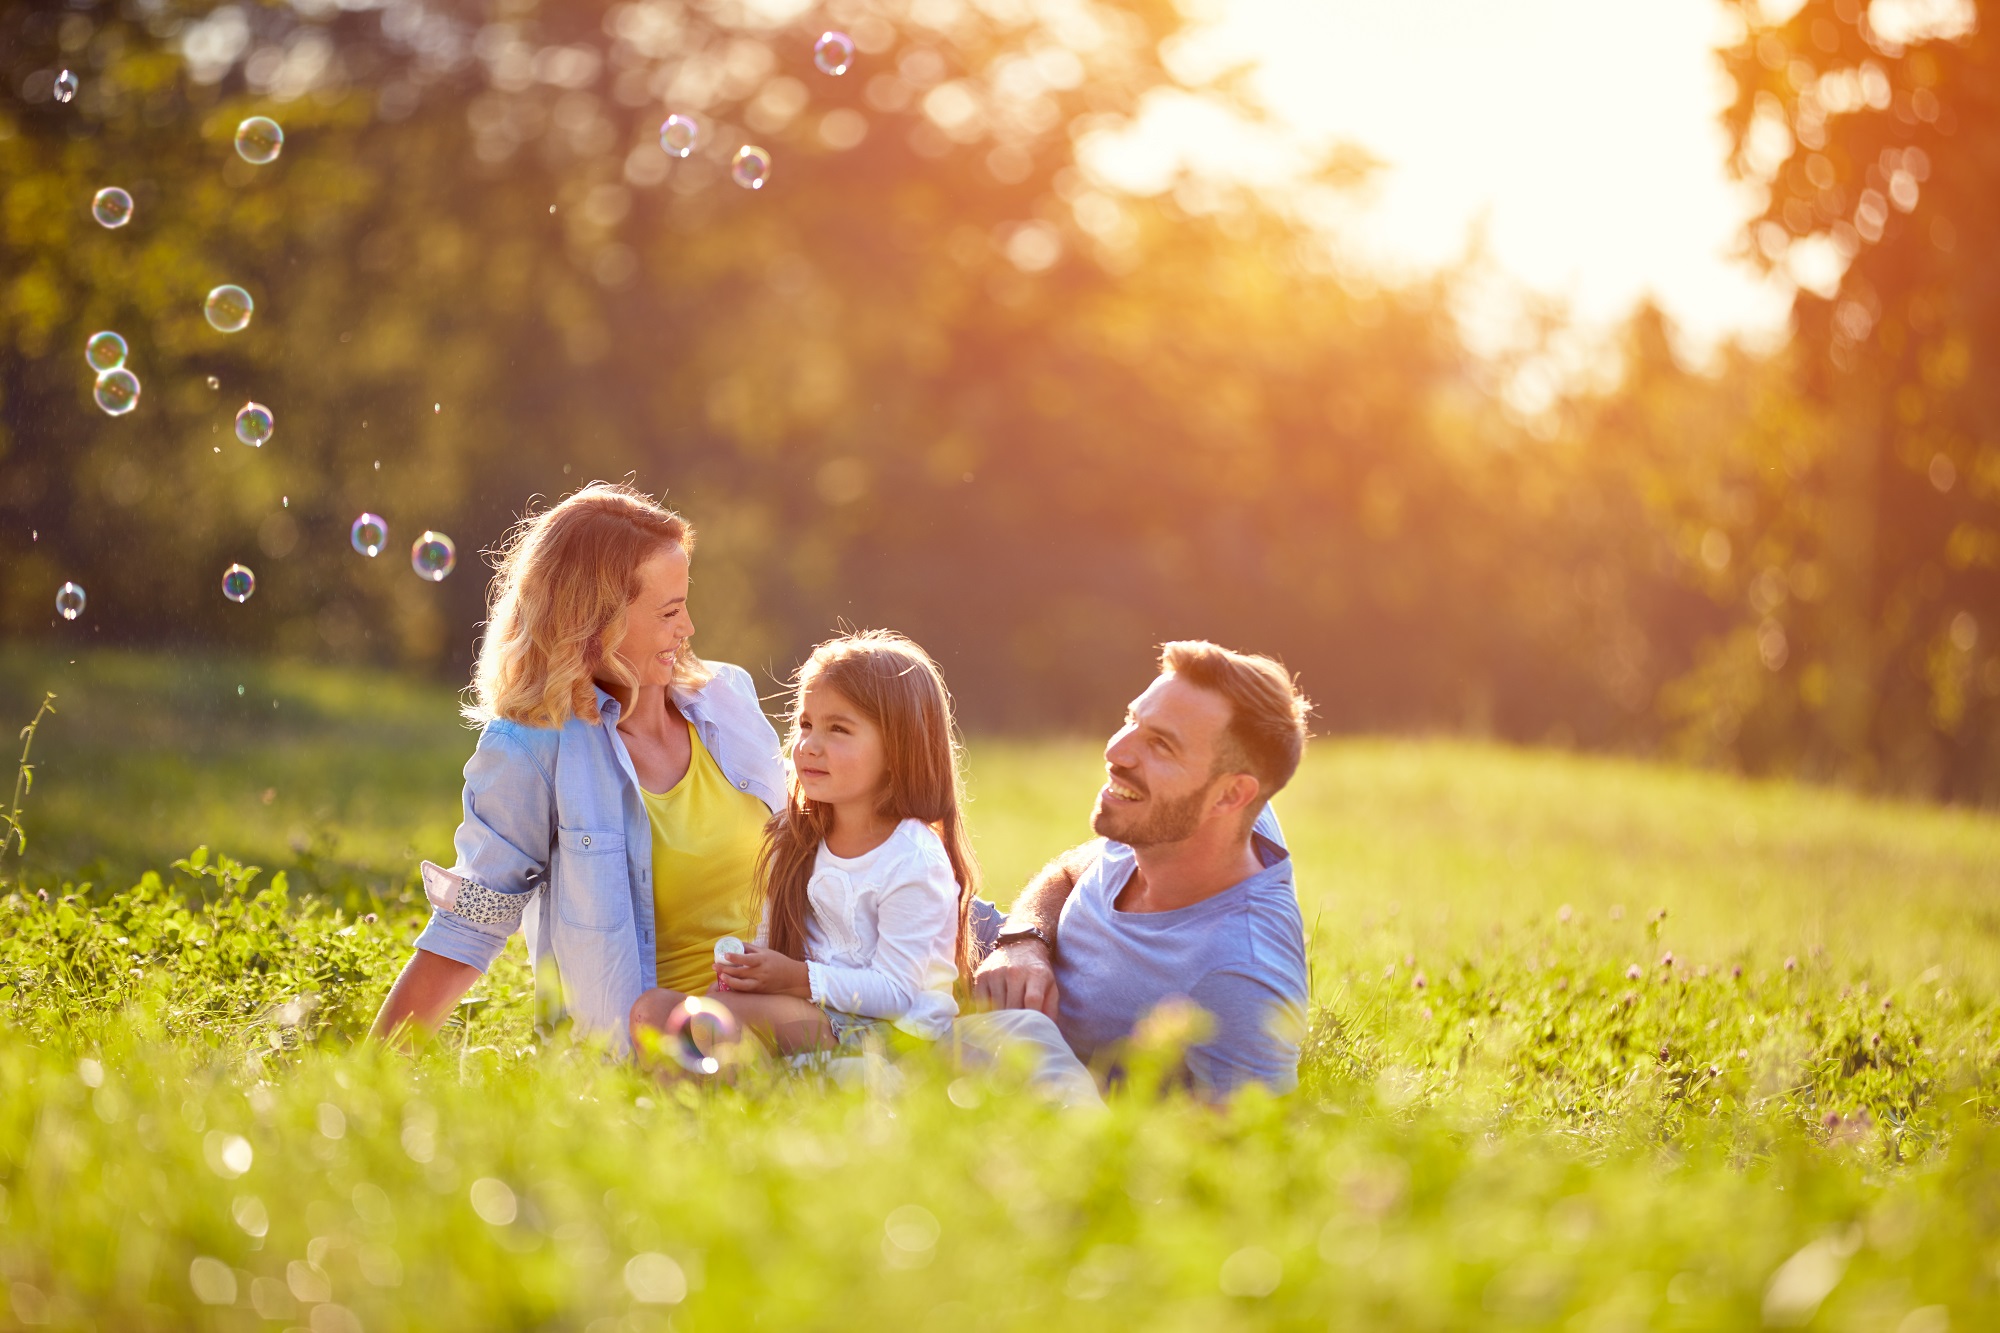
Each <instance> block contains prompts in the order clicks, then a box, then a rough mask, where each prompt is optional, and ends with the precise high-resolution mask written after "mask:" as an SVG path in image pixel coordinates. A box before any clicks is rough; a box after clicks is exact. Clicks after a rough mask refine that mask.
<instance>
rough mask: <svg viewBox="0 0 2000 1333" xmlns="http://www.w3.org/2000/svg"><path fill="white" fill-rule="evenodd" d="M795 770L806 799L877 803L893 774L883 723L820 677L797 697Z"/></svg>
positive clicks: (793, 763)
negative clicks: (877, 721) (891, 773)
mask: <svg viewBox="0 0 2000 1333" xmlns="http://www.w3.org/2000/svg"><path fill="white" fill-rule="evenodd" d="M792 770H793V771H794V772H795V773H797V774H798V779H799V790H800V791H801V792H803V793H805V796H806V799H807V800H810V801H818V802H820V803H821V804H823V805H854V804H861V803H866V804H873V803H874V801H875V800H876V799H877V797H878V796H879V795H880V794H881V791H882V787H883V784H884V783H885V782H886V781H887V779H888V776H889V768H888V763H887V760H886V758H885V757H884V753H883V747H882V729H881V728H880V727H878V726H876V725H875V724H874V723H873V722H872V721H870V720H869V719H868V718H866V717H864V716H863V715H862V712H861V710H860V709H859V708H856V707H855V706H854V702H853V701H852V700H851V699H849V698H848V697H847V696H846V695H844V694H842V693H840V691H838V690H835V689H832V688H831V687H829V686H825V685H820V684H818V683H814V684H810V685H807V686H806V689H805V695H804V697H803V698H802V699H800V701H799V718H798V737H797V740H796V741H795V742H794V743H793V745H792Z"/></svg>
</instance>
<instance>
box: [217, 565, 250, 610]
mask: <svg viewBox="0 0 2000 1333" xmlns="http://www.w3.org/2000/svg"><path fill="white" fill-rule="evenodd" d="M255 591H257V576H256V575H255V574H252V573H251V572H250V567H249V566H248V565H231V566H230V567H229V568H227V569H225V570H223V571H222V595H223V596H224V597H227V598H228V599H229V600H230V601H232V602H235V603H237V604H238V605H239V606H240V605H241V604H242V603H244V602H247V601H249V600H250V594H251V593H253V592H255Z"/></svg>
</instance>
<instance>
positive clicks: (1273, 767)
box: [1160, 639, 1312, 801]
mask: <svg viewBox="0 0 2000 1333" xmlns="http://www.w3.org/2000/svg"><path fill="white" fill-rule="evenodd" d="M1160 670H1161V671H1162V672H1167V671H1171V672H1173V673H1174V674H1175V675H1176V676H1179V677H1181V678H1182V679H1184V680H1186V681H1187V682H1188V683H1189V684H1190V685H1199V686H1200V687H1201V688H1203V689H1205V690H1213V691H1215V692H1216V693H1217V694H1219V695H1221V696H1222V697H1223V698H1225V699H1227V700H1228V701H1229V726H1228V728H1227V729H1226V730H1225V731H1224V732H1223V743H1222V745H1221V746H1220V747H1218V749H1217V752H1216V756H1215V763H1216V768H1215V771H1216V772H1217V773H1248V774H1249V775H1250V776H1251V777H1253V778H1256V779H1257V794H1258V795H1259V796H1260V797H1262V798H1263V799H1264V800H1267V801H1268V800H1269V799H1270V798H1271V797H1272V796H1273V795H1274V794H1275V793H1277V792H1278V791H1280V790H1282V789H1283V787H1284V785H1285V784H1286V783H1288V782H1290V781H1291V780H1292V774H1294V773H1296V772H1298V771H1299V760H1300V758H1301V757H1302V756H1303V755H1304V754H1305V748H1306V717H1307V715H1308V714H1310V713H1311V712H1312V701H1311V700H1310V699H1308V698H1306V697H1305V696H1304V695H1303V694H1300V693H1299V688H1298V686H1297V685H1296V684H1294V683H1293V681H1292V676H1291V673H1290V672H1288V671H1286V670H1285V668H1284V664H1283V663H1281V662H1279V661H1278V660H1277V659H1276V658H1271V657H1265V656H1263V655H1262V654H1261V653H1238V652H1232V651H1230V650H1229V649H1227V648H1224V647H1222V646H1221V645H1220V644H1214V643H1209V642H1208V641H1207V640H1205V639H1181V640H1177V641H1176V642H1173V643H1163V644H1161V645H1160Z"/></svg>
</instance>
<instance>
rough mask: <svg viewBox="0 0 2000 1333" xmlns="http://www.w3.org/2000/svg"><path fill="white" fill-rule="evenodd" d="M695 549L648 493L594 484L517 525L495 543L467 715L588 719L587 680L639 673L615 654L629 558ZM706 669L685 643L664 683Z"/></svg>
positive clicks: (633, 565) (592, 704)
mask: <svg viewBox="0 0 2000 1333" xmlns="http://www.w3.org/2000/svg"><path fill="white" fill-rule="evenodd" d="M676 546H677V547H679V548H680V549H681V550H682V551H685V552H687V553H688V554H689V555H693V554H694V527H693V525H692V524H690V523H689V522H688V521H687V520H686V519H684V518H682V517H681V516H680V515H679V514H676V513H674V512H673V511H672V510H671V509H668V508H666V507H665V506H664V505H662V504H660V503H659V502H658V501H657V500H655V499H653V497H652V496H650V495H647V494H646V493H645V492H643V491H641V490H638V489H637V488H635V487H632V486H628V485H624V484H622V483H613V482H604V481H596V482H592V483H591V484H590V485H588V486H585V487H584V488H583V489H582V490H579V491H577V492H575V493H574V494H571V495H568V496H565V497H564V498H563V499H562V500H561V501H560V502H559V503H557V504H556V505H555V506H554V507H552V508H550V509H546V510H544V511H542V512H541V513H539V514H536V513H530V514H529V515H528V516H527V517H525V518H523V519H522V520H521V521H520V522H519V523H516V524H515V525H514V526H513V528H512V529H510V530H509V531H508V533H507V536H506V537H505V538H504V539H503V540H502V541H501V543H500V546H499V548H498V549H497V550H496V551H495V552H494V569H495V577H494V580H493V584H492V587H491V589H490V591H489V592H488V594H487V595H488V615H487V621H486V634H485V637H484V638H483V639H482V640H481V641H480V645H479V661H478V663H477V664H476V665H475V666H474V668H473V672H472V686H471V691H472V696H473V697H472V699H471V700H470V701H469V702H468V703H467V704H466V705H465V709H464V713H465V717H466V720H467V721H469V722H472V723H474V724H476V725H484V724H485V723H487V722H491V721H493V720H495V719H497V718H505V719H506V720H508V721H509V722H519V723H521V724H523V725H525V726H531V727H560V726H562V725H563V724H564V723H565V722H568V721H569V720H570V719H571V718H582V719H583V720H584V721H586V722H596V721H597V720H598V712H597V692H596V690H595V689H594V688H593V682H594V681H598V680H610V681H611V682H613V683H615V684H619V685H623V686H626V687H627V688H636V686H637V682H636V681H635V680H633V679H632V677H631V673H630V672H629V671H628V670H627V669H626V667H625V664H624V663H623V662H621V661H620V660H619V659H618V656H617V651H618V645H619V644H620V643H622V642H624V639H625V617H626V612H627V609H628V608H629V607H630V606H631V604H632V599H633V598H635V597H637V596H638V595H639V566H641V565H642V564H644V563H645V562H646V561H647V560H648V559H650V558H651V557H652V556H653V555H654V554H655V553H656V552H658V551H660V550H662V549H665V548H668V547H676ZM710 674H711V673H710V671H709V669H708V667H707V666H706V665H704V664H703V663H702V661H701V660H700V659H699V658H697V657H695V656H694V655H693V654H692V653H688V652H686V651H683V652H682V654H681V656H680V659H679V660H678V661H677V662H676V664H675V666H674V684H676V685H678V686H684V687H688V688H698V687H700V686H701V685H703V684H704V683H706V682H707V680H708V679H709V676H710Z"/></svg>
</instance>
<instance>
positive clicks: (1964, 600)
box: [1687, 0, 2000, 801]
mask: <svg viewBox="0 0 2000 1333" xmlns="http://www.w3.org/2000/svg"><path fill="white" fill-rule="evenodd" d="M1733 7H1734V9H1735V11H1736V12H1737V13H1738V14H1739V15H1740V16H1741V18H1742V20H1743V25H1744V35H1743V37H1742V40H1741V41H1740V42H1738V43H1737V44H1736V45H1735V46H1734V48H1733V49H1731V50H1730V51H1728V52H1727V53H1726V54H1725V60H1726V64H1727V67H1728V70H1729V73H1730V75H1731V77H1732V78H1733V79H1734V81H1735V84H1736V90H1737V92H1736V98H1735V102H1734V105H1733V107H1732V108H1731V110H1730V112H1729V115H1728V124H1729V127H1730V129H1731V131H1732V133H1733V135H1734V143H1735V154H1734V158H1733V165H1734V166H1735V168H1736V170H1737V171H1738V173H1739V174H1741V175H1742V176H1744V177H1745V178H1746V179H1750V180H1752V181H1755V182H1758V183H1759V184H1761V185H1763V186H1764V187H1765V188H1767V189H1768V191H1769V203H1768V206H1767V207H1766V208H1765V210H1764V213H1763V216H1762V217H1761V218H1759V219H1757V220H1756V221H1755V222H1754V223H1753V225H1752V237H1751V238H1752V240H1753V241H1754V249H1755V253H1756V254H1757V255H1758V256H1759V257H1760V258H1761V259H1762V260H1763V262H1765V263H1766V264H1768V265H1770V266H1772V267H1774V268H1778V269H1781V270H1783V271H1784V272H1786V273H1788V274H1789V275H1790V276H1791V277H1792V278H1793V280H1794V281H1796V282H1797V283H1798V284H1799V288H1800V291H1799V296H1798V300H1797V305H1796V315H1795V318H1796V323H1797V343H1796V345H1795V347H1794V349H1793V351H1792V352H1791V353H1790V354H1789V355H1788V356H1787V357H1786V358H1784V362H1783V364H1784V366H1785V369H1786V377H1787V379H1786V384H1785V386H1784V388H1781V389H1779V390H1778V392H1776V393H1774V394H1772V395H1770V396H1769V397H1768V398H1767V400H1766V401H1765V403H1764V404H1763V406H1762V408H1760V409H1759V410H1758V411H1757V413H1756V415H1755V418H1754V424H1755V425H1756V427H1757V428H1758V429H1759V430H1760V431H1761V432H1762V434H1763V440H1762V450H1763V452H1764V453H1765V454H1766V455H1767V456H1768V457H1769V458H1770V459H1772V460H1773V461H1780V460H1781V461H1782V464H1783V470H1784V473H1785V476H1786V481H1785V484H1784V485H1783V486H1782V488H1780V489H1779V490H1778V491H1777V492H1776V493H1775V494H1769V495H1767V496H1766V497H1765V498H1766V499H1767V500H1768V501H1770V502H1771V503H1768V504H1765V505H1762V506H1757V507H1755V508H1754V512H1746V513H1744V514H1743V515H1742V516H1741V519H1740V521H1738V522H1736V523H1734V524H1732V525H1730V526H1728V527H1727V528H1725V529H1723V530H1724V531H1725V532H1726V533H1728V534H1730V535H1732V536H1733V539H1734V540H1735V541H1737V542H1738V543H1739V549H1740V550H1741V551H1742V552H1743V553H1744V554H1745V555H1748V556H1750V557H1751V563H1750V564H1747V565H1742V566H1740V567H1739V568H1740V569H1741V574H1740V584H1741V587H1742V588H1743V589H1745V590H1747V595H1748V598H1749V601H1750V609H1751V618H1750V620H1746V621H1745V622H1744V628H1743V630H1741V631H1740V632H1739V633H1738V634H1737V635H1736V636H1734V637H1733V638H1732V639H1730V640H1728V641H1725V642H1724V643H1722V644H1721V645H1719V646H1717V647H1716V648H1715V649H1714V650H1713V652H1712V654H1711V656H1710V658H1709V660H1708V662H1707V663H1706V664H1705V666H1704V668H1703V669H1702V671H1701V672H1700V673H1699V675H1698V676H1697V677H1696V678H1695V679H1694V680H1692V681H1690V682H1689V684H1688V690H1687V694H1688V697H1689V701H1690V702H1692V701H1693V700H1694V699H1697V698H1699V697H1701V696H1703V695H1707V696H1710V697H1711V702H1710V703H1709V704H1708V705H1706V706H1705V707H1703V708H1702V709H1700V710H1699V711H1703V712H1705V713H1706V714H1707V717H1708V721H1709V724H1710V725H1711V726H1715V725H1718V724H1721V723H1728V724H1729V726H1740V728H1741V731H1742V736H1743V739H1742V741H1740V742H1738V743H1739V744H1740V745H1741V746H1743V747H1745V749H1746V753H1747V756H1748V757H1750V758H1751V759H1752V760H1753V761H1756V762H1771V763H1778V764H1786V765H1803V766H1804V767H1806V768H1807V769H1809V770H1812V771H1819V772H1824V773H1829V774H1837V775H1840V776H1843V777H1846V778H1850V779H1853V780H1858V781H1863V782H1874V783H1883V784H1886V785H1889V786H1892V787H1894V788H1897V789H1901V790H1907V791H1912V792H1922V793H1929V794H1938V795H1944V796H1949V797H1954V798H1960V799H1977V800H1986V801H1991V800H1994V799H2000V375H1995V374H1994V373H1993V371H1994V368H1995V367H1996V365H2000V214H1996V212H1995V210H1994V207H1993V201H1994V200H1995V199H2000V153H1996V145H2000V37H1996V33H1995V29H1996V26H2000V4H1995V3H1993V2H1992V0H1980V3H1978V4H1976V5H1975V4H1971V3H1964V4H1958V5H1918V4H1907V3H1906V4H1884V3H1879V0H1878V3H1876V4H1874V5H1872V6H1866V7H1864V6H1863V5H1862V4H1861V3H1860V0H1807V3H1806V4H1804V5H1803V6H1801V7H1800V8H1798V9H1797V11H1796V12H1795V13H1793V14H1792V15H1791V16H1790V17H1789V18H1787V19H1786V20H1784V21H1783V22H1782V23H1779V24H1775V25H1772V24H1767V23H1766V22H1765V21H1764V20H1763V18H1762V15H1763V12H1764V11H1763V10H1762V8H1761V7H1760V6H1759V5H1757V4H1756V3H1751V2H1749V0H1742V2H1740V3H1734V4H1733ZM1786 389H1789V393H1787V392H1786V391H1785V390H1786ZM1787 400H1789V401H1787ZM1801 421H1809V422H1810V423H1811V425H1812V429H1810V430H1802V429H1800V428H1799V424H1800V422H1801ZM1753 623H1754V626H1755V628H1754V629H1753V628H1751V626H1752V624H1753ZM1759 666H1761V667H1762V668H1763V670H1762V671H1759V670H1758V669H1757V668H1758V667H1759ZM1725 698H1726V699H1728V701H1729V702H1727V703H1723V702H1722V700H1723V699H1725ZM1724 729H1725V730H1727V729H1728V727H1725V728H1724ZM1752 737H1758V738H1759V739H1755V740H1752V739H1751V738H1752Z"/></svg>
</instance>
